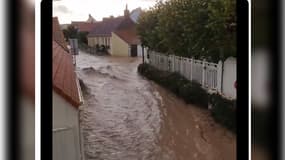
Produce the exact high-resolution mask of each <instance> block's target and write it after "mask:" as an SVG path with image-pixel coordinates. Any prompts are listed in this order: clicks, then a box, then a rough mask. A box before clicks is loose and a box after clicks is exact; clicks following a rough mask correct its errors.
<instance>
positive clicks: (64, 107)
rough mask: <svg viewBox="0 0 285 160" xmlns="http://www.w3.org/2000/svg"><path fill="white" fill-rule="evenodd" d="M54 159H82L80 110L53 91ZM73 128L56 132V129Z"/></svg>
mask: <svg viewBox="0 0 285 160" xmlns="http://www.w3.org/2000/svg"><path fill="white" fill-rule="evenodd" d="M52 107H53V160H63V159H68V160H80V159H81V153H80V141H81V139H80V138H81V137H80V133H79V132H80V130H79V110H78V109H77V108H75V107H74V106H72V105H71V104H70V103H69V102H67V101H66V100H65V99H64V98H63V97H62V96H61V95H59V94H57V93H56V92H55V91H53V106H52ZM60 128H72V129H68V130H64V131H59V132H54V130H55V129H60Z"/></svg>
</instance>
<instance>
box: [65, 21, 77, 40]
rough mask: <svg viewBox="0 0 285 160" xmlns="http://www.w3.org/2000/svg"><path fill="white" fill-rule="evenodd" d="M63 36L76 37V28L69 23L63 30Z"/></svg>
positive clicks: (67, 37) (67, 38)
mask: <svg viewBox="0 0 285 160" xmlns="http://www.w3.org/2000/svg"><path fill="white" fill-rule="evenodd" d="M63 34H64V37H65V38H66V40H69V38H77V37H78V35H77V29H76V28H75V27H74V26H73V25H69V26H68V27H67V29H64V30H63Z"/></svg>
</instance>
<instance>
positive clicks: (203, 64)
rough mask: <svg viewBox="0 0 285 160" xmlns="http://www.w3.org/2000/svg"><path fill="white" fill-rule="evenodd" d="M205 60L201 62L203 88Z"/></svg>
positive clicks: (203, 83)
mask: <svg viewBox="0 0 285 160" xmlns="http://www.w3.org/2000/svg"><path fill="white" fill-rule="evenodd" d="M205 67H206V65H205V59H203V62H202V86H203V87H204V86H205V73H206V72H205V70H206V69H205Z"/></svg>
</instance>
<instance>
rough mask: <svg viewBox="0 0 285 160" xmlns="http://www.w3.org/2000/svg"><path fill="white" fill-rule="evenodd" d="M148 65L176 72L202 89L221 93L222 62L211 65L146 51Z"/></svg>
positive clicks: (205, 62)
mask: <svg viewBox="0 0 285 160" xmlns="http://www.w3.org/2000/svg"><path fill="white" fill-rule="evenodd" d="M148 54H149V59H148V63H149V64H150V65H152V66H154V67H156V68H157V69H159V70H163V71H170V72H178V73H180V74H181V75H182V76H184V77H185V78H187V79H188V80H191V81H196V82H198V83H200V84H201V85H202V87H204V88H206V89H209V90H215V91H217V92H220V93H221V91H222V65H223V63H222V61H219V63H211V62H207V61H201V60H196V59H191V58H185V57H179V56H175V55H165V54H161V53H157V52H154V51H150V50H149V51H148Z"/></svg>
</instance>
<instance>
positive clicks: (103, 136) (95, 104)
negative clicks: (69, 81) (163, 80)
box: [76, 52, 236, 160]
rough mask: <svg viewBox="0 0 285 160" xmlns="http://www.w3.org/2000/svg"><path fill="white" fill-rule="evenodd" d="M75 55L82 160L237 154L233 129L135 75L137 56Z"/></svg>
mask: <svg viewBox="0 0 285 160" xmlns="http://www.w3.org/2000/svg"><path fill="white" fill-rule="evenodd" d="M76 61H77V68H76V72H77V74H78V77H79V78H80V79H81V80H82V81H83V83H84V85H85V87H84V92H83V97H84V106H83V107H82V108H81V111H80V123H81V128H82V132H83V139H84V150H85V157H86V159H87V160H196V159H197V160H234V159H236V140H235V139H236V137H235V135H233V134H232V133H230V132H229V131H227V130H226V129H224V128H223V127H221V126H220V125H218V124H216V123H215V122H214V120H213V119H212V118H211V116H210V113H209V112H208V111H207V110H203V109H199V108H198V107H195V106H192V105H188V104H185V103H184V102H183V101H182V100H180V99H179V98H177V97H175V96H174V95H173V94H171V93H170V92H169V91H167V90H165V89H163V88H162V87H160V86H158V85H156V84H155V83H154V82H151V81H149V80H147V79H145V78H143V77H142V76H140V75H139V74H138V73H137V66H138V64H139V63H141V59H140V58H131V57H125V58H123V57H110V56H92V55H89V54H85V53H83V52H80V54H79V56H77V59H76Z"/></svg>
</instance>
